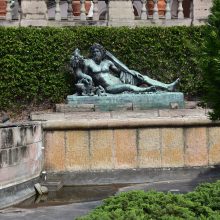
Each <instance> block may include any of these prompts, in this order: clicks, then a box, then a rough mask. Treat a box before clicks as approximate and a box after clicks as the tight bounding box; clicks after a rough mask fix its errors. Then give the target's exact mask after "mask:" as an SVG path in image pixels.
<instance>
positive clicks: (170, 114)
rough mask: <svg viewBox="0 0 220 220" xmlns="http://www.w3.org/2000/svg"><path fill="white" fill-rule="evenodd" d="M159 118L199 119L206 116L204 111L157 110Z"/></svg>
mask: <svg viewBox="0 0 220 220" xmlns="http://www.w3.org/2000/svg"><path fill="white" fill-rule="evenodd" d="M158 111H159V117H199V116H206V115H207V110H206V109H159V110H158Z"/></svg>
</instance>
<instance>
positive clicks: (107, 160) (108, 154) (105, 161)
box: [89, 130, 114, 170]
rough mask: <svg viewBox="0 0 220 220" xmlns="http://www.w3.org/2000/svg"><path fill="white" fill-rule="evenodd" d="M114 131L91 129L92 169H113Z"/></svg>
mask: <svg viewBox="0 0 220 220" xmlns="http://www.w3.org/2000/svg"><path fill="white" fill-rule="evenodd" d="M113 140H114V139H113V131H112V130H92V131H90V145H89V147H90V163H91V169H94V170H96V169H112V168H114V161H113V144H114V142H113Z"/></svg>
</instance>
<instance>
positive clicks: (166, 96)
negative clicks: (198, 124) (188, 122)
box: [67, 92, 184, 111]
mask: <svg viewBox="0 0 220 220" xmlns="http://www.w3.org/2000/svg"><path fill="white" fill-rule="evenodd" d="M67 101H68V104H69V105H74V106H75V105H78V104H94V105H95V108H98V109H100V111H113V110H115V109H116V110H117V108H118V107H120V108H121V107H122V105H123V104H125V105H126V104H127V103H132V104H133V108H135V109H137V108H138V109H140V110H145V109H153V108H170V103H171V102H176V103H178V105H179V107H180V108H183V107H184V100H183V94H182V93H179V92H170V93H169V92H164V93H149V94H117V95H108V96H74V95H71V96H67Z"/></svg>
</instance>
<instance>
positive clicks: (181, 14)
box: [178, 0, 184, 19]
mask: <svg viewBox="0 0 220 220" xmlns="http://www.w3.org/2000/svg"><path fill="white" fill-rule="evenodd" d="M178 3H179V5H178V19H183V18H184V15H183V0H178Z"/></svg>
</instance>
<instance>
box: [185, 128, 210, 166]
mask: <svg viewBox="0 0 220 220" xmlns="http://www.w3.org/2000/svg"><path fill="white" fill-rule="evenodd" d="M185 165H186V166H207V165H208V148H207V134H206V128H204V127H201V128H187V129H186V130H185Z"/></svg>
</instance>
